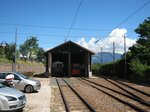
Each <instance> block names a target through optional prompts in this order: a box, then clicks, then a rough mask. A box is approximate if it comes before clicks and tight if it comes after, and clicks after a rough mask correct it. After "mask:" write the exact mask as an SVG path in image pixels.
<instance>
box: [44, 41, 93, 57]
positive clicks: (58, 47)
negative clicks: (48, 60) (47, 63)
mask: <svg viewBox="0 0 150 112" xmlns="http://www.w3.org/2000/svg"><path fill="white" fill-rule="evenodd" d="M69 45H73V46H76V47H78V48H80V49H82V50H84V51H86V52H88V53H90V54H92V55H93V54H95V53H94V52H92V51H90V50H89V49H86V48H85V47H82V46H80V45H79V44H77V43H74V42H72V41H67V42H64V43H62V44H60V45H58V46H56V47H54V48H52V49H49V50H47V51H46V52H45V53H44V54H47V53H48V52H53V51H55V50H57V49H62V48H63V47H64V46H66V47H67V48H68V46H69Z"/></svg>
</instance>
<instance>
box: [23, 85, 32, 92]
mask: <svg viewBox="0 0 150 112" xmlns="http://www.w3.org/2000/svg"><path fill="white" fill-rule="evenodd" d="M24 91H25V92H26V93H32V92H33V87H32V86H31V85H26V87H25V89H24Z"/></svg>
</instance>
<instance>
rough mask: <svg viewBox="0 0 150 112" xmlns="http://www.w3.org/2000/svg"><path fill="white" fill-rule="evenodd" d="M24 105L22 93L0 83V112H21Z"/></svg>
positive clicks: (24, 98) (24, 97) (24, 100)
mask: <svg viewBox="0 0 150 112" xmlns="http://www.w3.org/2000/svg"><path fill="white" fill-rule="evenodd" d="M25 105H26V96H25V94H24V93H23V92H21V91H19V90H17V89H15V88H10V87H7V86H5V85H3V84H1V83H0V112H1V111H10V112H12V111H14V110H21V109H23V108H24V107H25Z"/></svg>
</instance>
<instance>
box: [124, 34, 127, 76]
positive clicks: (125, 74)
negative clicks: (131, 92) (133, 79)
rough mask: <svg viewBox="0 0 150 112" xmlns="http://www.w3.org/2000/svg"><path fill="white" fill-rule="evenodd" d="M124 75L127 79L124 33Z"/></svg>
mask: <svg viewBox="0 0 150 112" xmlns="http://www.w3.org/2000/svg"><path fill="white" fill-rule="evenodd" d="M124 77H125V79H127V73H126V37H125V34H124Z"/></svg>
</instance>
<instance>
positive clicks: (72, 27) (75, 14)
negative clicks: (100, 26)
mask: <svg viewBox="0 0 150 112" xmlns="http://www.w3.org/2000/svg"><path fill="white" fill-rule="evenodd" d="M82 2H83V0H81V1H80V4H79V6H78V9H77V12H76V14H75V17H74V19H73V22H72V24H71V26H70V28H69V30H68V33H67V37H69V34H70V32H71V30H72V28H73V25H74V23H75V21H76V18H77V15H78V13H79V10H80V7H81V4H82Z"/></svg>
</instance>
